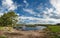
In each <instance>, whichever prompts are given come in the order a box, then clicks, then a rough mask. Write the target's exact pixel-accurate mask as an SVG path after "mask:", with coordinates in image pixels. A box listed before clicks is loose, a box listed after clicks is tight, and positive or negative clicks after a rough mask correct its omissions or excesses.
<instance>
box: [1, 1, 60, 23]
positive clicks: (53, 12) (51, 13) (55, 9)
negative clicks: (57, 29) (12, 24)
mask: <svg viewBox="0 0 60 38" xmlns="http://www.w3.org/2000/svg"><path fill="white" fill-rule="evenodd" d="M11 10H12V11H14V12H15V13H16V14H17V15H19V18H18V20H19V21H18V23H25V24H56V23H60V0H0V15H3V14H4V13H7V12H8V11H11Z"/></svg>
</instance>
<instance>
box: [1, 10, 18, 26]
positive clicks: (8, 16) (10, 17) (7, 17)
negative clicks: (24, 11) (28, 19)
mask: <svg viewBox="0 0 60 38" xmlns="http://www.w3.org/2000/svg"><path fill="white" fill-rule="evenodd" d="M17 17H18V15H17V14H16V13H15V12H13V11H10V12H8V13H4V14H3V15H2V16H1V17H0V25H1V26H7V25H14V24H16V22H17V21H18V20H17V19H16V18H17Z"/></svg>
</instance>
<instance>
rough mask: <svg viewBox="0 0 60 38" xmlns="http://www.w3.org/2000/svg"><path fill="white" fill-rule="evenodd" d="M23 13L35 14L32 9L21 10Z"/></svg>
mask: <svg viewBox="0 0 60 38" xmlns="http://www.w3.org/2000/svg"><path fill="white" fill-rule="evenodd" d="M23 11H25V12H28V13H30V14H33V15H34V14H35V13H36V12H34V11H33V9H23Z"/></svg>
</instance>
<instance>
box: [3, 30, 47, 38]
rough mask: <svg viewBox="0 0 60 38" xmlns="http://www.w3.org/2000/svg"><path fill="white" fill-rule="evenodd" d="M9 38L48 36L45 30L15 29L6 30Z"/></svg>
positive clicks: (39, 37)
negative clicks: (11, 30)
mask: <svg viewBox="0 0 60 38" xmlns="http://www.w3.org/2000/svg"><path fill="white" fill-rule="evenodd" d="M4 34H5V35H6V36H7V38H46V33H45V32H44V31H41V30H40V31H39V30H38V31H16V30H15V31H13V32H4Z"/></svg>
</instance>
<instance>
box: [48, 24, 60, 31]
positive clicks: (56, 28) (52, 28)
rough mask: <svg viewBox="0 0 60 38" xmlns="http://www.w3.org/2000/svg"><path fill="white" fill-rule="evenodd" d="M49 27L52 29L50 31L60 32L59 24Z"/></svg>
mask: <svg viewBox="0 0 60 38" xmlns="http://www.w3.org/2000/svg"><path fill="white" fill-rule="evenodd" d="M48 29H50V31H52V32H60V26H58V25H56V26H48Z"/></svg>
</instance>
